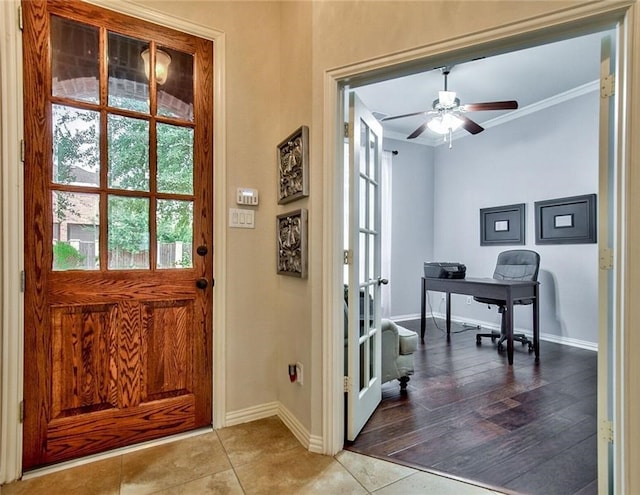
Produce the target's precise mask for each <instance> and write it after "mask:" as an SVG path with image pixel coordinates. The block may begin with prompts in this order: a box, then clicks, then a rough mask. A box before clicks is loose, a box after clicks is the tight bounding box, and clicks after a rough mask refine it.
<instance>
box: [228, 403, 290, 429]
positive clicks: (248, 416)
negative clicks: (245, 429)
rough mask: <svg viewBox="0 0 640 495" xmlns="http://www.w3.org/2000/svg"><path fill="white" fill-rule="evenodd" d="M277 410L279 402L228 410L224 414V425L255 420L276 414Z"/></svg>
mask: <svg viewBox="0 0 640 495" xmlns="http://www.w3.org/2000/svg"><path fill="white" fill-rule="evenodd" d="M279 410H280V402H277V401H276V402H268V403H266V404H260V405H258V406H252V407H248V408H246V409H240V410H238V411H231V412H228V413H227V414H226V415H225V422H224V423H225V426H235V425H240V424H242V423H249V422H250V421H256V420H258V419H264V418H269V417H271V416H277V415H278V411H279Z"/></svg>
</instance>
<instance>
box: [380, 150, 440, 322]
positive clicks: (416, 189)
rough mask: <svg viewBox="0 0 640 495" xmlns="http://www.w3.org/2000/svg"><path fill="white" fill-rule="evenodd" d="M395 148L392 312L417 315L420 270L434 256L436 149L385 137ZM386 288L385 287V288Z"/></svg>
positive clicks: (395, 315) (397, 314) (400, 314)
mask: <svg viewBox="0 0 640 495" xmlns="http://www.w3.org/2000/svg"><path fill="white" fill-rule="evenodd" d="M384 148H385V149H389V150H391V149H394V150H397V151H398V154H397V155H395V156H393V163H392V167H391V168H392V192H391V196H392V204H391V224H392V238H391V272H390V273H389V275H388V278H389V285H388V286H387V287H386V289H388V290H389V292H390V299H391V305H390V314H391V315H392V316H393V317H394V318H402V317H403V316H409V315H415V312H416V304H417V307H418V308H420V276H419V274H420V270H422V264H423V263H424V261H425V260H428V259H433V219H434V215H433V207H434V205H433V180H434V179H433V155H434V149H433V148H431V147H428V146H421V145H419V144H414V143H411V142H407V141H399V140H395V139H385V140H384ZM383 290H384V289H383Z"/></svg>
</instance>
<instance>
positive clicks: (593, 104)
mask: <svg viewBox="0 0 640 495" xmlns="http://www.w3.org/2000/svg"><path fill="white" fill-rule="evenodd" d="M598 96H599V95H598V92H596V91H594V92H592V93H589V94H587V95H584V96H581V97H578V98H575V99H573V100H570V101H567V102H564V103H562V104H560V105H557V106H554V107H551V108H548V109H546V110H543V111H540V112H537V113H534V114H532V115H529V116H526V117H524V118H521V119H517V120H514V121H512V122H509V123H508V124H506V125H502V126H498V127H494V128H490V129H487V130H486V131H485V132H483V133H481V134H478V135H476V136H470V137H465V138H463V139H458V140H454V144H453V149H451V150H449V149H448V148H447V147H446V146H440V147H438V148H437V149H436V151H435V182H434V184H435V191H434V196H435V221H434V228H435V230H434V231H435V236H434V260H440V261H445V260H447V261H452V260H453V261H460V262H463V263H464V264H465V265H466V266H467V276H469V277H490V276H491V275H492V273H493V268H494V266H495V260H496V257H497V254H498V253H499V252H500V251H503V250H505V249H513V248H518V246H482V247H481V246H480V239H479V236H480V234H479V230H480V229H479V210H480V208H486V207H492V206H501V205H508V204H515V203H525V204H526V235H525V240H526V245H525V246H522V247H523V248H528V249H533V250H536V251H537V252H539V253H540V257H541V264H540V275H539V280H540V282H541V287H540V290H541V306H540V318H541V320H540V332H541V335H542V337H543V338H544V337H545V336H552V337H551V338H554V337H559V338H563V339H569V340H571V339H575V340H576V341H579V342H577V343H597V341H598V330H597V328H598V311H597V308H598V301H597V290H598V283H597V276H598V253H597V244H568V245H539V246H538V245H535V233H534V232H535V231H534V226H535V220H534V202H535V201H540V200H545V199H552V198H562V197H566V196H574V195H581V194H589V193H595V192H597V190H598V104H599V97H598ZM465 299H466V298H464V297H462V296H458V297H454V298H453V303H452V308H453V309H452V312H453V314H454V315H455V316H457V317H460V318H464V319H470V320H479V321H488V322H490V323H491V324H493V325H498V324H499V316H498V315H497V313H496V310H495V308H492V309H491V310H488V309H487V308H486V306H483V305H480V304H478V303H473V302H472V303H471V304H470V305H467V304H465ZM431 301H432V303H433V304H434V311H438V307H441V308H442V309H441V310H443V309H444V308H443V307H442V306H443V305H442V304H441V303H440V298H439V297H436V296H435V295H433V296H431ZM418 308H419V306H418ZM515 325H516V327H517V328H522V329H531V309H530V308H526V307H520V308H517V309H516V311H515Z"/></svg>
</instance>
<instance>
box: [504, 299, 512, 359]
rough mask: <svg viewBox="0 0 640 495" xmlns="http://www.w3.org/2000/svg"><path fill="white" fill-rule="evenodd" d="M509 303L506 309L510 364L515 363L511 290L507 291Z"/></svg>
mask: <svg viewBox="0 0 640 495" xmlns="http://www.w3.org/2000/svg"><path fill="white" fill-rule="evenodd" d="M506 302H507V305H506V307H505V311H507V328H506V331H507V360H508V361H509V365H513V298H512V297H511V290H509V292H508V293H507V301H506Z"/></svg>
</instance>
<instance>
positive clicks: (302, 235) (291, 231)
mask: <svg viewBox="0 0 640 495" xmlns="http://www.w3.org/2000/svg"><path fill="white" fill-rule="evenodd" d="M276 222H277V223H276V232H277V235H278V260H277V264H278V266H277V270H278V273H279V274H280V275H290V276H292V277H299V278H306V277H307V210H306V209H304V208H301V209H299V210H295V211H291V212H288V213H283V214H281V215H278V216H277V217H276Z"/></svg>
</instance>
